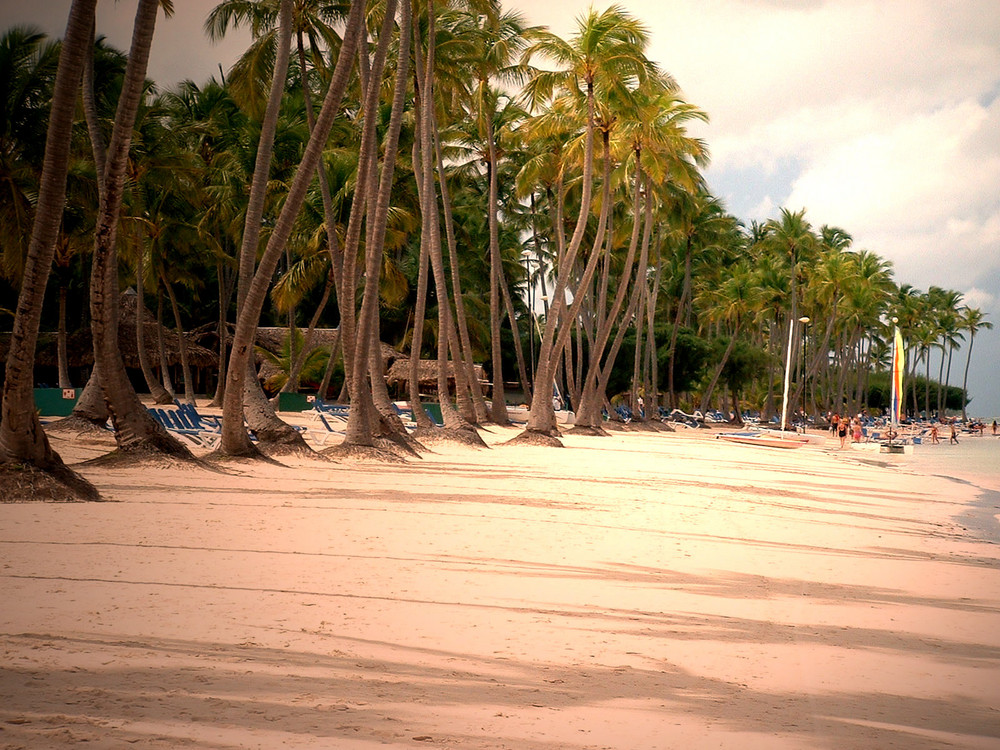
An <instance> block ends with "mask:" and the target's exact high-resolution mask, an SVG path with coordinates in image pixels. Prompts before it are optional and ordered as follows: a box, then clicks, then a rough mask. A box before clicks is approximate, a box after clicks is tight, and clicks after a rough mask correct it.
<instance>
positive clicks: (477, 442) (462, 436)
mask: <svg viewBox="0 0 1000 750" xmlns="http://www.w3.org/2000/svg"><path fill="white" fill-rule="evenodd" d="M411 435H412V437H414V438H416V439H417V440H419V441H420V442H421V443H423V444H424V445H425V446H431V445H435V444H439V443H451V444H454V445H467V446H469V447H470V448H489V446H488V445H487V444H486V441H485V440H483V437H482V435H480V434H479V433H478V432H476V430H475V429H471V430H461V429H458V430H456V429H451V428H448V427H418V428H417V429H416V430H414V431H413V432H412V433H411Z"/></svg>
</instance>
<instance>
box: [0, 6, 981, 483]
mask: <svg viewBox="0 0 1000 750" xmlns="http://www.w3.org/2000/svg"><path fill="white" fill-rule="evenodd" d="M94 4H95V0H74V2H73V6H72V11H71V16H70V24H69V27H68V28H67V33H66V36H65V38H64V39H63V40H62V41H51V40H47V39H46V38H45V37H44V35H42V34H41V33H40V32H39V31H37V30H35V29H30V28H20V27H19V28H12V29H8V30H6V31H5V32H4V33H3V35H2V37H0V97H2V99H3V107H2V110H0V111H2V115H0V189H2V191H3V199H2V201H0V274H2V279H0V290H2V292H3V300H4V303H3V304H2V305H0V326H3V328H5V329H7V330H9V331H11V333H10V335H9V336H8V355H7V360H6V367H5V370H4V371H3V376H4V378H5V382H4V391H3V408H2V421H0V463H2V464H3V465H5V466H7V467H8V468H10V467H12V466H32V467H35V468H37V469H41V470H43V471H46V472H49V473H51V474H53V475H55V476H57V478H58V480H59V481H60V482H63V483H64V484H65V485H66V486H67V487H68V488H69V489H68V490H67V491H68V492H70V493H71V494H76V495H78V496H80V495H82V496H87V497H92V496H94V495H95V491H94V490H93V488H90V487H88V486H86V484H85V483H84V482H82V480H79V478H78V477H75V475H73V474H72V472H70V471H69V470H68V469H66V468H65V467H63V466H62V465H61V462H60V461H59V460H58V456H56V455H55V454H54V452H53V451H52V450H51V447H50V446H49V445H48V442H47V439H46V437H45V433H44V431H42V429H41V427H40V425H39V422H38V418H37V416H36V415H35V411H34V408H33V402H32V392H31V387H32V385H33V384H34V381H35V379H36V377H37V374H36V373H35V371H34V367H33V358H34V353H35V348H36V341H37V338H38V335H39V330H40V329H41V328H45V329H48V330H56V331H58V334H57V338H58V340H59V342H60V346H59V363H60V366H59V369H58V382H59V385H60V386H62V387H67V386H72V385H78V386H82V385H84V382H75V383H74V382H71V378H72V377H73V375H72V373H71V370H70V368H69V366H68V363H67V359H66V358H67V354H66V346H65V341H66V339H67V337H68V336H70V335H72V334H73V333H74V330H75V329H81V330H86V329H89V330H91V331H92V334H93V347H94V358H93V361H94V363H95V365H94V367H93V368H92V369H89V368H88V370H87V372H86V373H82V372H80V371H77V372H76V373H75V375H76V377H77V378H78V379H79V378H81V376H83V375H86V380H85V382H86V384H87V385H88V388H87V390H86V391H85V395H86V393H90V394H92V397H91V398H90V399H87V398H84V399H81V403H80V406H79V407H78V411H79V412H80V413H79V414H78V415H77V416H79V417H81V418H84V417H85V418H86V419H88V420H90V422H92V423H95V424H103V423H104V422H105V421H106V419H107V418H108V416H110V417H111V420H112V424H113V426H114V428H115V431H116V438H117V441H118V453H119V454H122V455H138V454H144V453H149V452H153V453H168V454H170V455H172V456H174V457H176V458H178V459H179V460H191V456H190V454H189V452H188V451H187V450H186V448H184V447H183V445H181V444H179V443H178V442H177V440H175V439H174V438H172V437H171V436H170V435H169V434H168V433H166V432H165V431H164V430H163V428H162V427H160V426H159V425H158V423H156V422H155V420H153V419H151V418H150V417H149V415H148V414H147V413H146V410H145V409H144V408H143V406H142V404H141V402H140V400H139V398H138V397H137V396H136V390H137V389H138V390H139V391H140V392H148V393H150V394H151V395H152V397H153V398H154V399H155V400H157V401H161V402H162V401H170V400H172V399H173V398H175V397H176V398H181V399H184V400H187V401H190V402H194V401H196V399H197V398H199V394H197V393H196V389H195V376H194V374H193V372H192V369H193V368H192V366H191V364H190V362H189V357H188V348H189V347H190V346H193V345H194V342H195V341H196V340H198V336H201V337H202V338H203V339H204V337H208V339H210V340H211V341H212V342H214V343H212V346H213V347H215V348H216V351H217V353H218V358H219V359H218V361H219V364H218V367H217V368H216V369H215V372H214V376H215V377H214V382H213V387H212V391H213V392H212V393H207V394H204V395H203V396H202V397H203V398H206V399H208V398H211V399H212V400H213V403H214V404H215V405H217V406H221V407H222V409H223V440H222V444H221V448H220V449H219V455H220V456H256V455H258V454H259V453H260V452H261V451H263V452H267V453H274V452H282V451H299V452H308V451H310V450H311V449H310V448H309V447H308V446H307V445H306V444H305V443H304V442H303V441H302V438H301V436H300V435H299V434H298V433H297V432H296V431H294V430H292V429H291V428H290V427H288V425H285V424H284V423H283V422H282V421H281V420H280V419H279V418H278V417H277V416H276V414H275V412H274V410H273V408H272V406H271V404H270V402H269V400H268V397H269V396H272V395H273V394H274V392H275V391H276V390H279V389H281V390H285V391H288V390H296V389H300V388H309V389H313V390H317V391H318V392H319V395H320V396H321V397H323V398H331V399H332V398H337V397H338V396H339V397H342V398H343V399H345V400H347V401H348V402H349V403H350V405H351V411H350V413H351V419H350V422H349V426H348V432H347V439H346V440H345V443H344V446H340V447H339V448H337V449H334V450H335V451H341V452H344V451H355V452H373V451H374V452H378V451H385V450H386V449H387V448H393V449H396V450H405V451H413V450H418V449H419V443H414V442H413V438H412V437H411V436H410V435H408V433H407V432H406V430H404V429H403V428H402V426H401V423H399V420H398V417H397V416H396V412H395V411H394V409H393V408H392V401H391V394H390V393H389V391H388V389H387V386H386V381H385V377H384V376H385V372H384V370H383V367H384V361H383V358H382V355H381V349H382V345H383V343H384V344H389V345H390V346H392V347H395V348H396V349H398V350H399V351H401V352H403V353H404V354H406V355H408V356H409V359H410V365H409V368H410V378H409V381H408V382H409V390H408V391H407V393H406V394H405V396H406V397H407V398H408V399H409V400H410V401H411V402H413V403H416V402H418V401H419V400H420V398H421V395H420V393H419V392H418V388H419V382H420V377H419V374H418V367H419V364H420V360H422V359H424V360H425V359H430V360H434V361H435V362H436V366H435V367H436V373H437V390H438V393H441V394H444V393H448V394H449V395H450V397H449V398H444V399H441V402H442V403H441V406H442V415H443V419H444V423H445V427H446V431H447V432H448V433H449V434H450V435H451V436H452V437H453V438H454V439H462V440H467V441H471V442H476V440H477V437H476V432H475V426H476V425H480V424H484V423H486V422H495V423H501V424H503V423H506V422H507V421H508V419H509V417H508V413H507V404H508V402H509V401H510V400H511V398H516V399H523V400H524V401H525V402H526V403H529V404H530V407H531V409H530V419H529V422H528V424H527V428H526V430H525V432H524V433H523V436H522V438H521V439H524V440H537V441H542V442H555V441H556V440H557V437H556V436H557V434H558V433H557V431H556V429H555V428H556V417H555V410H556V407H557V406H559V405H566V406H568V407H570V408H572V409H573V410H575V412H576V414H577V428H576V429H579V430H586V431H590V432H593V433H600V432H602V431H603V429H604V428H605V426H606V425H607V424H608V421H609V420H610V421H614V420H615V419H617V418H618V417H617V412H616V411H615V409H613V408H611V407H612V406H616V405H619V404H626V405H628V406H630V407H631V409H632V411H633V412H634V413H635V414H636V415H638V418H639V420H640V421H642V420H643V419H644V418H645V417H647V416H648V417H649V420H648V421H650V422H653V421H654V420H653V419H652V418H653V417H655V416H656V415H657V413H658V412H659V410H660V409H661V408H662V409H667V410H670V409H682V410H688V411H693V410H695V409H700V410H702V411H705V410H708V409H710V408H718V409H721V410H722V411H724V412H726V413H731V414H733V415H734V417H735V418H736V419H738V418H739V415H740V414H741V413H742V412H743V411H744V410H748V409H749V410H754V411H759V412H761V413H762V415H763V416H764V417H765V418H767V417H770V416H771V415H773V414H775V413H776V412H777V411H778V410H779V409H780V404H781V400H782V398H781V397H782V393H781V391H782V380H783V376H784V371H785V362H786V360H787V361H791V362H793V363H795V367H794V370H795V371H794V373H790V381H791V388H790V393H789V401H790V403H791V404H793V405H794V407H795V408H796V409H801V410H803V411H805V412H808V413H810V414H819V413H823V412H828V411H840V412H844V411H847V412H852V413H854V412H858V411H861V410H864V409H866V408H871V409H882V408H884V407H885V398H884V385H885V382H886V380H887V378H886V376H885V375H884V373H886V372H887V368H888V366H889V357H890V350H891V342H892V333H893V330H892V329H893V326H894V323H893V321H896V323H895V325H898V327H899V328H900V329H901V331H902V334H903V337H904V340H905V341H906V342H907V344H906V345H907V349H908V350H907V352H906V354H907V367H908V372H907V382H908V383H910V384H911V385H910V387H909V389H908V390H907V393H906V406H907V409H908V410H909V411H910V412H911V413H914V414H917V413H924V414H931V413H943V412H944V411H946V410H952V411H959V410H961V411H962V414H963V416H965V409H966V405H967V403H968V402H969V396H968V394H967V391H966V387H967V376H968V365H969V359H970V358H971V354H972V348H973V342H974V340H975V336H976V334H977V333H979V332H980V331H982V330H984V329H987V328H991V327H992V324H991V323H990V322H989V321H988V320H986V319H985V315H984V314H983V312H982V311H981V310H978V309H976V308H974V307H971V306H969V305H967V304H965V303H964V301H963V297H962V295H961V294H960V293H958V292H955V291H952V290H946V289H940V288H937V287H931V288H930V289H928V290H927V291H926V292H924V291H920V290H917V289H914V288H913V287H912V286H910V285H908V284H905V283H900V282H898V281H897V280H895V279H894V277H893V273H892V267H891V264H890V263H889V262H887V261H886V260H885V259H883V258H880V257H879V256H878V255H877V254H876V253H874V252H872V251H870V250H868V249H862V248H856V247H855V246H854V243H853V239H852V237H851V235H850V234H849V232H848V231H847V230H845V229H842V228H839V227H833V226H825V225H824V226H818V227H817V226H814V225H813V224H812V223H811V222H810V220H809V218H808V216H807V212H806V210H805V209H801V210H796V209H791V208H786V209H782V210H781V211H780V214H779V215H778V216H777V217H775V218H774V219H772V220H769V221H766V222H753V221H752V222H744V221H741V220H740V218H738V217H736V216H734V215H732V214H730V213H729V212H728V211H727V210H726V207H725V206H724V205H723V203H722V201H720V200H719V199H718V198H717V197H715V196H713V195H712V194H711V192H710V189H709V186H708V184H707V183H706V180H705V178H704V174H703V170H704V168H705V167H706V165H707V164H708V163H709V158H710V154H709V146H708V144H707V143H705V142H703V141H702V140H701V139H699V138H697V137H695V136H694V135H692V132H691V125H692V123H696V122H699V121H705V120H707V119H708V116H709V114H708V113H706V112H704V111H702V110H701V109H699V108H698V106H697V105H696V104H695V103H692V102H688V101H686V99H685V97H684V94H683V92H682V90H681V88H680V86H679V85H678V82H677V81H675V80H674V79H673V78H672V76H671V75H670V74H669V73H668V72H667V71H664V70H662V69H661V68H660V67H659V66H658V64H657V63H656V62H654V61H653V60H651V59H649V57H648V56H647V53H648V45H649V36H648V30H647V29H646V28H645V26H644V25H643V23H642V22H641V20H639V19H637V18H635V17H634V16H632V15H631V14H630V13H629V12H628V11H627V10H625V9H624V8H623V7H621V6H618V5H613V6H611V7H610V8H608V9H607V10H604V11H601V12H598V11H596V10H591V11H590V12H588V13H586V14H584V15H583V16H581V17H580V18H578V19H577V21H576V29H575V31H574V33H573V34H572V35H570V36H569V37H568V38H566V39H563V38H560V37H558V36H556V35H554V34H552V33H551V32H549V31H548V30H546V29H544V28H538V27H532V26H529V25H528V23H527V22H526V20H525V19H524V18H523V17H522V16H521V15H519V14H518V13H515V12H510V11H504V10H503V9H502V8H501V6H500V4H499V3H498V2H496V1H495V0H465V1H464V2H460V1H458V0H450V1H449V0H442V1H441V2H437V3H435V2H434V1H433V0H426V2H413V0H385V2H381V3H363V2H361V0H354V1H353V2H351V3H342V2H336V3H335V2H329V1H327V0H298V1H296V2H292V0H222V2H220V3H219V4H218V5H217V6H216V7H215V8H214V9H213V10H212V11H211V13H210V14H209V16H208V18H207V19H206V21H205V29H206V33H207V34H208V35H210V36H212V37H215V38H218V37H220V36H223V35H225V34H227V33H228V32H230V30H231V29H233V28H236V27H245V28H248V29H249V30H250V32H251V34H252V37H253V43H252V44H251V46H250V47H249V48H248V49H247V51H246V53H245V54H244V55H243V56H242V57H241V58H240V60H239V61H238V62H237V63H236V64H235V65H234V66H233V68H232V70H230V71H228V73H227V75H226V76H225V77H222V76H219V77H210V78H206V79H205V80H202V81H183V82H181V83H180V84H178V85H177V86H175V87H173V88H169V89H162V88H160V87H159V86H158V85H157V84H156V83H155V82H153V81H150V80H148V79H147V78H146V59H147V58H148V54H149V48H150V46H151V45H152V44H155V34H154V26H155V19H156V16H157V14H158V13H159V12H161V11H162V12H169V11H171V10H172V8H171V4H170V3H169V2H165V1H162V2H158V1H157V0H142V2H141V3H140V12H139V14H138V16H137V33H136V36H135V38H134V40H133V47H132V49H131V50H129V52H128V53H127V54H125V53H122V52H119V51H116V50H113V49H111V48H109V47H108V45H107V44H106V43H105V42H104V40H103V39H100V38H97V39H94V38H93V30H92V25H93V6H94ZM122 289H133V290H135V292H136V294H137V297H138V303H137V317H138V324H137V325H136V332H137V336H139V337H140V340H139V341H138V343H137V348H138V350H139V356H140V359H141V360H142V367H141V378H137V377H135V376H134V375H130V374H128V373H127V372H126V368H125V367H124V364H123V362H122V358H121V354H120V352H119V351H118V338H117V336H118V317H119V316H118V295H119V293H120V291H121V290H122ZM15 299H16V300H17V302H16V305H15V304H14V302H13V300H15ZM7 300H11V302H10V304H7ZM147 319H148V320H149V321H154V320H155V321H156V322H157V327H156V331H157V333H156V336H157V337H159V338H160V339H161V340H159V341H158V345H159V351H160V353H161V356H160V359H159V361H149V358H148V356H147V354H146V352H147V344H148V343H149V342H147V341H145V340H144V339H142V338H141V337H143V336H146V335H148V327H147V326H146V325H144V324H143V321H144V320H147ZM71 321H74V322H71ZM806 321H808V322H806ZM261 325H268V326H279V327H284V328H286V329H287V330H288V334H287V336H286V337H285V339H284V341H285V345H284V348H283V349H282V350H281V351H276V352H268V353H264V354H263V355H262V357H263V359H264V360H267V361H270V362H271V364H272V369H274V368H277V369H278V370H279V374H278V375H277V376H274V377H272V378H271V379H270V380H269V381H267V382H261V381H260V380H259V379H258V377H257V372H256V369H255V366H254V365H255V356H254V354H255V349H254V337H255V332H256V330H257V328H258V327H259V326H261ZM331 328H336V329H337V330H338V333H339V335H338V337H337V344H336V345H334V346H325V347H318V346H317V345H316V344H315V343H314V340H315V338H316V332H317V331H318V330H319V329H331ZM195 334H197V335H195ZM163 337H172V338H171V340H176V341H177V347H178V349H179V352H180V367H179V368H178V367H173V368H172V367H169V366H167V365H166V364H165V360H164V359H163V355H162V353H163V351H164V345H163V341H162V338H163ZM208 339H205V340H208ZM962 348H965V361H964V362H962V361H961V357H959V359H958V360H955V361H954V362H953V358H954V355H955V354H956V353H958V352H959V350H960V349H962ZM935 361H936V363H937V366H936V372H934V371H933V370H932V368H933V363H934V362H935ZM480 363H482V364H484V366H485V370H486V372H487V373H488V383H487V384H486V387H484V384H483V383H482V382H481V380H480V378H479V376H478V375H477V370H476V365H477V364H480ZM953 364H954V365H955V367H954V368H953ZM959 367H961V368H963V375H962V378H961V379H962V385H961V388H958V386H957V385H955V384H956V383H957V381H958V379H959V378H958V369H959ZM333 373H336V376H333ZM178 380H179V382H177V381H178ZM265 388H266V389H267V390H266V392H265ZM512 389H513V390H512ZM515 393H516V394H517V395H516V396H515V395H514V394H515ZM94 394H96V396H94ZM102 395H103V398H102ZM414 413H415V416H416V418H417V421H418V424H419V429H418V430H417V432H416V433H415V434H416V436H417V439H419V436H420V434H421V430H428V429H431V427H430V422H429V420H427V418H426V415H425V414H424V411H423V410H422V409H415V410H414ZM248 427H249V431H248V429H247V428H248ZM251 434H252V435H253V436H254V437H255V438H256V441H252V440H251Z"/></svg>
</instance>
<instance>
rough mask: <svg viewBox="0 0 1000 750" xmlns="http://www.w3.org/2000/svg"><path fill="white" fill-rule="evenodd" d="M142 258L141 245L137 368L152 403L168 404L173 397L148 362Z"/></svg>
mask: <svg viewBox="0 0 1000 750" xmlns="http://www.w3.org/2000/svg"><path fill="white" fill-rule="evenodd" d="M144 259H145V253H144V252H143V249H142V247H139V248H138V253H137V255H136V265H135V295H136V300H135V343H136V348H137V350H138V354H139V368H140V369H141V370H142V377H143V379H145V381H146V387H147V388H148V389H149V393H150V395H151V396H152V398H153V403H155V404H169V403H170V402H172V401H173V400H174V399H173V397H172V396H171V395H170V394H169V393H167V389H166V388H164V387H163V385H162V384H161V383H160V381H158V380H157V379H156V377H155V376H154V375H153V368H152V367H151V366H150V364H149V353H148V352H147V351H146V322H145V316H146V295H145V286H146V285H145V284H144V283H143V276H144V272H143V261H144Z"/></svg>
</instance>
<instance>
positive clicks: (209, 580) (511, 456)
mask: <svg viewBox="0 0 1000 750" xmlns="http://www.w3.org/2000/svg"><path fill="white" fill-rule="evenodd" d="M514 434H516V432H515V431H513V430H501V429H498V428H494V429H493V430H492V431H491V432H486V433H484V436H485V438H486V440H487V442H489V443H490V444H491V445H494V446H496V447H494V448H493V449H492V450H476V449H473V448H467V447H450V446H436V447H435V452H434V453H432V454H428V455H427V456H426V457H425V458H424V459H422V460H412V461H409V462H407V463H405V464H394V465H374V464H369V463H351V464H343V463H341V464H334V463H329V464H326V463H319V462H315V461H308V460H302V459H295V460H294V461H291V462H290V461H286V465H285V466H277V467H263V466H260V467H253V468H246V467H243V468H240V469H238V470H236V471H234V473H230V474H219V473H213V472H210V471H204V470H200V469H183V470H179V469H168V468H156V467H152V468H151V467H143V468H130V469H122V468H115V469H111V468H102V469H94V468H86V467H85V468H84V469H83V471H84V473H85V474H86V475H87V476H88V477H89V478H90V479H91V480H92V481H94V482H95V483H96V484H97V485H98V486H99V487H100V488H101V490H102V492H103V493H104V494H105V496H106V497H107V498H109V499H110V500H113V501H114V502H107V503H96V504H68V505H55V504H42V503H36V504H23V505H10V504H6V505H0V519H2V520H0V528H2V532H0V601H2V603H3V606H2V611H0V654H2V656H0V748H5V749H7V748H58V747H67V746H70V745H74V746H75V743H86V744H83V745H81V746H83V747H91V748H191V747H193V748H206V749H220V748H226V749H228V748H262V749H267V750H270V749H271V748H338V749H343V748H346V749H348V750H362V749H367V748H374V747H390V748H442V749H443V748H470V749H474V750H486V749H487V748H489V749H491V750H492V749H494V748H509V749H510V750H543V749H545V750H549V749H552V750H576V749H580V750H582V749H584V748H588V749H589V748H614V749H615V750H631V749H636V750H640V749H641V750H650V749H654V748H664V749H665V748H739V749H740V750H746V749H747V748H761V749H763V748H767V749H768V750H775V749H777V750H784V749H787V748H829V749H830V750H833V749H834V748H837V749H840V748H906V749H907V750H924V749H928V750H929V749H930V748H952V747H958V748H997V747H1000V546H998V545H996V544H993V543H990V542H988V541H984V540H980V539H977V538H976V537H975V536H974V535H973V534H972V532H970V531H967V530H965V529H963V528H962V526H961V525H960V523H958V522H956V521H955V520H954V519H956V518H958V517H960V515H961V513H962V511H963V509H964V508H965V506H966V504H967V503H969V502H971V501H972V500H973V496H972V494H971V490H970V489H969V488H968V487H964V486H962V485H958V484H956V483H952V482H948V481H946V480H943V479H937V478H922V477H918V476H914V475H912V474H910V473H907V472H904V471H900V470H898V469H896V468H894V467H883V466H877V465H870V464H867V463H864V462H861V461H859V460H857V457H856V456H849V455H846V454H840V455H838V454H836V453H834V452H832V451H830V450H828V449H827V448H823V447H819V446H809V447H806V448H803V449H801V450H796V451H780V450H773V449H767V448H761V447H752V446H740V445H727V444H722V443H721V441H715V440H712V439H711V437H712V436H711V435H705V434H702V433H700V432H695V431H688V432H683V433H675V434H646V433H618V434H615V435H613V436H611V437H606V438H593V437H574V436H569V437H566V438H565V443H566V445H567V448H566V449H564V450H559V449H551V448H536V447H530V446H520V447H506V446H500V445H499V443H500V442H502V441H504V440H506V439H508V438H510V437H512V436H513V435H514ZM54 443H55V445H56V448H57V449H58V450H60V451H61V452H62V453H63V454H64V456H66V457H67V458H68V459H69V460H82V459H85V458H87V457H90V456H93V455H97V454H99V453H100V452H101V448H100V446H95V445H87V444H81V443H78V442H73V441H67V439H66V438H65V437H59V436H56V437H54Z"/></svg>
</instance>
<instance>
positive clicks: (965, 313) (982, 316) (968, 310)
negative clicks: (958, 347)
mask: <svg viewBox="0 0 1000 750" xmlns="http://www.w3.org/2000/svg"><path fill="white" fill-rule="evenodd" d="M992 328H993V324H992V323H990V322H989V321H988V320H986V313H984V312H983V311H982V310H980V309H979V308H978V307H968V306H966V307H964V308H962V327H961V329H960V330H963V331H968V332H969V351H968V352H967V353H966V355H965V373H964V374H963V375H962V421H963V422H964V421H965V420H967V419H968V416H967V415H966V413H965V406H966V404H967V403H968V402H969V390H968V385H969V363H970V362H971V361H972V344H973V343H974V342H975V340H976V334H977V333H979V332H980V331H988V330H990V329H992Z"/></svg>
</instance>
